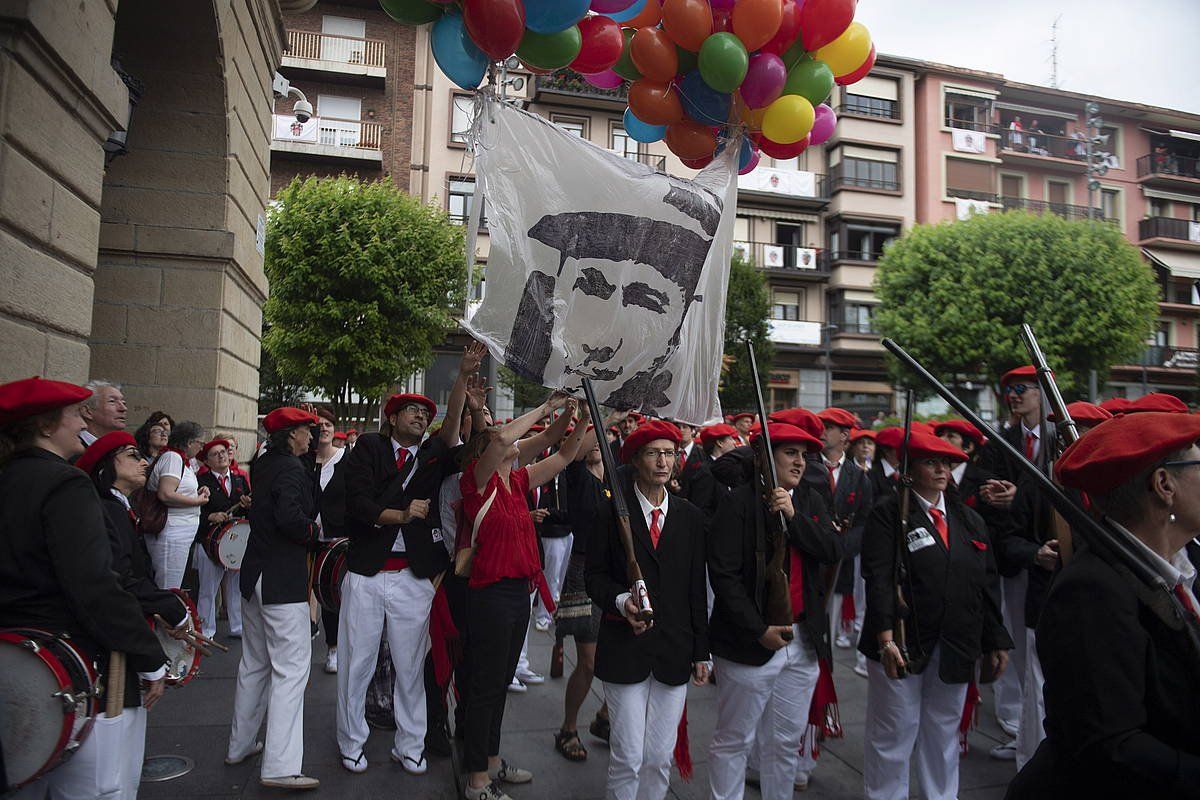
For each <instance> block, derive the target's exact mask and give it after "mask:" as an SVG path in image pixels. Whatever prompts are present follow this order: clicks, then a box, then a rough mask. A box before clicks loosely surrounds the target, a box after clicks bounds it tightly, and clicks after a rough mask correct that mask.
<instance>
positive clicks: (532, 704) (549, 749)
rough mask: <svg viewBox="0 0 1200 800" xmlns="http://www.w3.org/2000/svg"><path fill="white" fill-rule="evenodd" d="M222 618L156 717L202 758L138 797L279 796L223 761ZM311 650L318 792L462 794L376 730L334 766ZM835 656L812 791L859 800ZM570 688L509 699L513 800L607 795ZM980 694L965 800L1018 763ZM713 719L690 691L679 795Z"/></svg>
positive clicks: (700, 771) (540, 640)
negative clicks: (356, 754) (349, 759)
mask: <svg viewBox="0 0 1200 800" xmlns="http://www.w3.org/2000/svg"><path fill="white" fill-rule="evenodd" d="M221 625H222V627H221V631H222V636H221V640H222V641H226V642H228V643H229V644H230V645H231V647H230V652H229V653H228V654H222V655H218V656H215V657H213V658H211V659H206V660H205V661H204V666H203V669H202V672H201V674H200V675H199V677H197V678H196V680H194V681H193V682H192V683H191V684H189V685H188V686H187V687H185V688H183V689H177V690H173V691H169V692H168V693H167V697H166V698H165V699H164V700H163V701H162V703H161V704H160V705H159V706H158V708H156V709H155V710H154V712H153V713H152V714H151V715H150V732H149V737H148V742H147V746H146V753H147V755H148V756H150V755H164V754H178V755H186V756H188V757H190V758H191V759H193V760H194V761H195V768H194V769H193V770H192V771H191V772H190V773H189V774H187V775H185V776H183V777H181V778H178V779H175V780H172V781H168V782H164V783H143V784H142V790H141V794H140V797H142V798H147V800H154V799H155V798H171V800H189V798H202V797H204V798H214V797H246V798H257V797H281V796H283V795H282V794H281V793H279V792H277V791H274V790H269V789H264V788H262V787H261V786H259V784H258V780H257V779H258V759H252V760H251V761H250V762H247V763H246V764H242V765H240V766H237V767H226V766H225V765H224V764H223V763H222V761H223V759H224V756H225V746H226V743H227V741H228V737H229V722H230V719H231V718H232V713H233V688H234V678H235V675H236V672H237V661H238V657H239V648H238V647H237V644H238V643H237V640H229V639H227V638H226V637H224V635H223V632H224V630H225V627H224V622H222V623H221ZM551 644H552V639H551V637H550V635H549V634H544V633H537V632H535V631H531V632H530V650H531V653H530V660H531V661H532V662H533V664H534V665H535V666H536V667H537V669H538V670H539V671H548V665H549V657H550V646H551ZM313 651H314V652H313V656H314V659H313V670H312V678H311V681H310V683H309V688H308V694H307V701H306V705H305V724H304V729H305V758H304V765H305V770H306V772H308V774H310V775H313V776H315V777H318V778H320V779H321V782H322V783H321V788H320V790H318V792H316V793H315V794H314V795H311V796H319V797H330V798H333V797H347V798H351V797H352V798H354V800H375V799H376V798H389V799H390V798H412V799H413V800H425V799H426V798H429V799H432V798H447V799H450V798H454V797H456V796H458V795H456V794H455V788H454V780H453V777H454V776H453V771H452V769H451V766H450V760H449V759H445V758H431V759H430V771H429V774H428V775H426V776H424V777H422V778H414V777H412V776H409V775H407V774H406V773H405V772H403V771H402V770H401V769H400V767H399V766H397V765H395V764H393V763H391V762H390V761H389V760H388V748H389V745H390V738H389V736H388V735H387V734H385V733H383V732H379V731H376V732H374V733H373V734H372V736H371V739H370V741H369V742H368V745H367V757H368V759H369V760H370V762H371V767H370V769H368V770H367V772H366V773H364V774H362V775H353V774H351V773H349V772H346V771H345V770H343V769H342V768H341V766H340V764H339V762H338V754H337V746H336V743H335V741H334V736H333V725H334V721H333V715H334V704H335V698H334V694H335V688H334V684H335V679H334V676H332V675H326V674H325V673H324V672H323V671H322V670H321V666H322V663H323V659H324V656H325V646H324V644H323V642H322V640H321V639H320V638H318V640H317V642H315V643H314V647H313ZM835 660H836V663H837V667H836V676H835V677H836V680H837V687H838V693H839V699H840V701H841V703H840V705H841V714H842V725H843V728H844V729H845V738H843V739H841V740H838V741H830V742H826V743H825V745H824V746H823V748H822V751H821V759H820V764H819V766H818V769H817V771H816V773H815V777H814V779H813V782H812V784H811V785H810V788H809V791H808V793H807V795H806V796H809V797H819V798H857V797H861V796H862V761H863V752H862V747H863V744H862V737H863V718H864V707H865V703H866V681H865V680H864V679H862V678H859V677H858V676H857V675H855V674H854V673H853V672H851V667H852V666H853V655H852V653H851V651H848V650H838V651H837V652H836V657H835ZM572 663H573V650H572V647H571V645H570V644H569V643H568V646H567V666H566V669H567V674H570V669H571V665H572ZM564 684H565V680H554V681H551V680H547V681H546V683H545V684H544V685H542V686H532V687H530V689H529V691H528V692H527V693H526V694H523V695H512V694H510V695H509V703H508V710H507V713H506V716H505V724H504V746H503V754H504V755H505V757H507V758H508V759H509V760H510V761H512V762H513V763H516V764H519V765H520V766H523V767H527V768H529V769H532V770H533V772H534V774H535V775H536V778H535V779H534V782H533V783H532V784H531V785H530V786H528V787H525V788H521V787H517V788H515V789H513V790H512V792H511V794H512V796H513V797H514V798H515V799H516V800H529V799H530V798H564V799H565V798H570V799H572V800H600V798H603V797H604V779H605V769H606V765H607V760H608V759H607V753H606V748H605V746H604V744H603V743H602V742H599V741H597V740H595V739H593V738H592V737H590V736H587V735H586V734H585V735H584V744H585V746H586V747H587V748H588V750H589V757H588V760H587V762H585V763H583V764H573V763H569V762H567V761H566V760H564V759H563V758H562V757H561V756H559V755H558V754H557V753H556V752H555V751H554V749H553V746H554V732H555V731H556V730H557V729H558V726H559V723H560V722H561V715H562V692H563V686H564ZM984 698H985V704H984V706H981V709H982V712H981V713H980V715H979V716H980V720H979V729H978V730H976V731H974V732H972V734H971V738H970V743H971V752H970V753H969V754H968V755H967V756H966V757H965V758H964V759H963V771H962V789H961V791H960V793H959V797H960V798H961V800H985V799H987V800H992V799H994V798H1001V797H1003V795H1004V786H1005V784H1006V783H1007V781H1008V779H1009V778H1010V777H1011V775H1012V773H1013V766H1012V764H1011V763H1000V762H997V761H993V760H991V759H989V758H988V755H987V751H988V749H989V748H990V747H991V746H992V745H993V744H995V743H996V742H998V741H1000V739H1001V737H1002V734H1001V732H1000V730H999V728H998V727H997V726H996V723H995V719H994V718H993V717H992V715H991V712H990V698H991V692H990V690H986V689H985V690H984ZM599 707H600V691H599V686H598V685H597V686H596V687H594V689H593V691H592V696H591V697H590V698H589V699H588V702H587V703H586V704H585V705H584V708H583V712H582V713H581V715H580V723H581V728H586V725H587V722H588V721H590V720H591V718H592V716H593V715H594V714H595V712H596V709H597V708H599ZM715 716H716V690H715V689H714V688H712V687H708V686H706V687H703V688H696V687H692V688H691V690H690V696H689V700H688V721H689V727H690V732H691V749H692V760H693V762H694V764H695V775H694V776H693V777H692V780H691V782H689V783H685V782H683V781H682V780H680V779H679V778H678V776H676V777H675V779H674V780H673V781H672V796H673V797H677V798H703V797H706V796H707V769H706V763H707V760H708V755H707V747H708V741H709V737H710V735H711V731H712V725H713V721H714V719H715ZM746 797H747V798H754V799H755V800H756V799H757V798H758V797H759V795H758V793H757V792H756V791H754V790H753V789H750V790H748V791H747V793H746Z"/></svg>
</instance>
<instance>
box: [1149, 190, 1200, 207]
mask: <svg viewBox="0 0 1200 800" xmlns="http://www.w3.org/2000/svg"><path fill="white" fill-rule="evenodd" d="M1142 194H1143V195H1145V196H1146V197H1153V198H1155V199H1156V200H1170V201H1171V202H1172V203H1187V204H1188V205H1191V204H1192V203H1195V202H1196V195H1194V194H1186V193H1184V192H1164V191H1163V190H1162V189H1151V188H1150V187H1149V186H1143V187H1142Z"/></svg>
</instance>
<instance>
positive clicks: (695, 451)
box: [676, 442, 723, 516]
mask: <svg viewBox="0 0 1200 800" xmlns="http://www.w3.org/2000/svg"><path fill="white" fill-rule="evenodd" d="M711 463H712V459H711V458H709V457H708V456H706V455H704V448H703V447H701V446H700V443H699V442H696V443H695V444H693V445H692V452H691V454H690V455H689V456H688V457H687V460H686V461H684V462H683V466H682V468H681V469H680V470H679V476H678V477H677V478H676V481H677V482H678V484H679V491H678V492H676V494H678V495H679V496H680V497H682V498H684V499H685V500H687V501H688V502H689V503H691V504H692V505H694V506H695V507H696V508H698V509H700V510H701V511H703V512H704V513H705V514H707V515H709V516H711V515H712V514H713V513H715V512H716V510H717V503H718V502H719V501H720V499H721V496H722V494H723V493H718V491H717V479H716V478H714V477H713V474H712V468H711V467H710V466H709V464H711Z"/></svg>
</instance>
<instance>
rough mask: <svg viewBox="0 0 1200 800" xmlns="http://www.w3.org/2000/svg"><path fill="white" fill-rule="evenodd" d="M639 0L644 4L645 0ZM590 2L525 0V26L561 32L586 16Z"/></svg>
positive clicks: (589, 0)
mask: <svg viewBox="0 0 1200 800" xmlns="http://www.w3.org/2000/svg"><path fill="white" fill-rule="evenodd" d="M639 1H640V2H641V3H642V5H645V0H639ZM591 4H592V0H525V27H526V28H529V30H531V31H533V32H534V33H561V32H562V31H565V30H566V29H567V28H569V27H571V26H572V25H574V24H575V23H577V22H579V20H581V19H583V18H584V17H585V16H587V12H588V6H590V5H591ZM614 19H615V18H614ZM631 19H632V18H631Z"/></svg>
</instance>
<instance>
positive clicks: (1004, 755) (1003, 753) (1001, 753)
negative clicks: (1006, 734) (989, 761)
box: [988, 739, 1017, 761]
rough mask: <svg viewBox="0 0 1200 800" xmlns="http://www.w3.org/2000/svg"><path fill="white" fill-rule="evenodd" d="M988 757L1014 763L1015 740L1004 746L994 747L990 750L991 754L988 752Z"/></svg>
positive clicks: (1015, 752)
mask: <svg viewBox="0 0 1200 800" xmlns="http://www.w3.org/2000/svg"><path fill="white" fill-rule="evenodd" d="M988 755H990V756H991V757H992V758H994V759H996V760H997V761H1016V760H1017V740H1016V739H1013V740H1012V741H1011V742H1005V743H1004V744H998V745H996V746H995V747H993V748H992V749H991V752H989V753H988Z"/></svg>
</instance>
